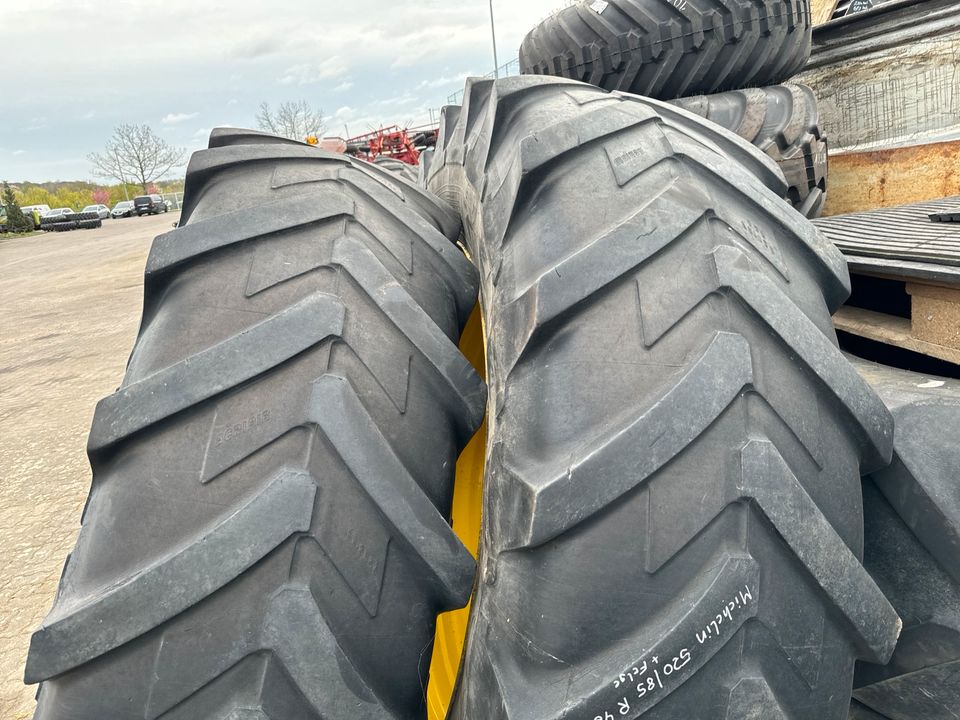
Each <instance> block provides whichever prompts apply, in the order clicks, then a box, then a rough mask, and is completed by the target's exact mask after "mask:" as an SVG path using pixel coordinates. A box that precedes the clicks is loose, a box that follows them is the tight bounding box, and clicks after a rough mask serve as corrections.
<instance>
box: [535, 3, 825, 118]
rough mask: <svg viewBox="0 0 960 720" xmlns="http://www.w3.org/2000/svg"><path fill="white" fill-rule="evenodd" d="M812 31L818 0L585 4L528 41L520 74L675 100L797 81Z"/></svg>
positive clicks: (545, 23) (560, 13) (554, 18)
mask: <svg viewBox="0 0 960 720" xmlns="http://www.w3.org/2000/svg"><path fill="white" fill-rule="evenodd" d="M811 32H812V24H811V22H810V0H760V1H759V2H758V1H757V0H581V1H580V2H577V3H575V4H574V5H572V6H570V7H566V8H564V9H562V10H559V11H558V12H556V13H555V14H553V15H552V16H551V17H549V18H547V19H546V20H544V21H543V22H542V23H540V25H539V26H537V27H536V28H535V29H534V30H533V31H531V32H530V33H529V34H528V35H527V37H526V38H524V40H523V44H522V45H521V46H520V71H521V72H522V73H523V74H525V75H556V76H559V77H566V78H569V79H571V80H581V81H583V82H588V83H590V84H591V85H597V86H598V87H602V88H605V89H607V90H624V91H627V92H632V93H637V94H639V95H646V96H649V97H655V98H658V99H661V100H672V99H674V98H678V97H683V96H686V95H699V94H705V93H715V92H719V91H722V90H737V89H740V88H744V87H757V86H763V85H775V84H777V83H780V82H783V81H784V80H789V79H790V78H791V77H793V76H794V75H796V74H797V73H798V72H799V71H800V70H801V69H802V68H803V66H804V65H805V64H806V62H807V59H808V58H809V57H810V50H811Z"/></svg>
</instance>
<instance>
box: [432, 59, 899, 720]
mask: <svg viewBox="0 0 960 720" xmlns="http://www.w3.org/2000/svg"><path fill="white" fill-rule="evenodd" d="M660 108H661V104H660V103H656V102H654V101H649V100H645V99H643V98H638V97H635V96H624V95H616V94H608V93H605V92H604V91H602V90H599V89H597V88H594V87H590V86H588V85H583V84H579V83H574V82H569V81H568V82H558V81H556V80H546V81H545V80H543V79H538V78H533V77H523V78H510V79H506V80H501V81H498V82H497V83H494V82H493V81H471V82H468V85H467V88H466V96H465V101H464V105H463V107H462V108H460V109H456V110H454V111H453V113H452V115H454V116H456V118H457V119H456V120H455V121H454V122H455V123H456V125H455V126H453V124H452V122H451V119H448V120H447V121H446V123H445V125H446V126H445V127H444V128H443V132H442V138H441V139H442V141H443V143H442V144H443V145H444V147H443V149H440V147H439V146H438V150H437V155H436V157H435V158H434V161H433V173H432V175H431V181H430V187H431V189H433V190H434V192H436V193H437V194H439V195H440V196H441V197H443V198H446V199H447V200H448V202H450V203H452V204H453V205H454V207H455V208H457V209H459V210H460V211H461V212H462V215H463V220H464V232H465V239H466V243H467V245H468V247H469V250H470V253H471V256H472V257H473V258H475V259H476V261H477V262H478V263H479V267H480V275H481V278H482V281H481V307H482V309H483V312H484V323H485V327H486V330H487V351H488V352H487V365H488V367H487V373H488V374H487V378H488V383H489V388H490V411H489V432H490V440H489V445H488V458H487V470H486V477H485V483H486V484H485V487H484V507H483V517H484V529H483V534H482V540H481V556H480V560H479V578H480V579H479V581H478V586H477V589H476V591H475V596H474V599H473V606H472V611H471V612H472V615H471V621H470V628H469V631H468V636H467V643H466V650H465V654H464V659H463V665H462V674H461V677H460V681H459V685H458V690H457V692H456V694H455V697H454V699H453V706H452V712H451V715H450V717H451V718H452V719H453V720H476V719H477V718H484V720H505V719H506V718H510V719H511V720H514V719H516V718H521V717H522V718H524V720H559V719H560V718H585V719H587V720H593V719H594V718H601V719H602V720H610V719H611V718H617V720H620V719H621V718H627V719H628V720H629V719H631V718H637V717H640V716H642V717H644V718H648V719H649V718H657V720H664V719H669V720H690V719H691V718H696V719H697V720H733V719H737V720H742V719H744V718H763V720H768V719H772V718H788V717H789V718H791V720H842V718H845V717H846V714H847V711H848V706H849V698H850V689H851V685H852V681H853V667H854V660H855V658H857V657H866V658H870V659H873V660H876V661H879V662H883V661H885V660H886V659H887V658H888V657H889V655H890V653H891V652H892V651H893V647H894V644H895V642H896V637H897V632H898V628H899V621H898V619H897V616H896V614H895V613H894V611H893V608H891V607H890V604H889V603H888V602H887V601H886V599H885V598H884V597H883V595H882V594H881V593H880V591H879V590H878V589H877V587H876V585H875V584H874V582H873V581H872V580H871V578H870V577H869V575H868V574H867V573H866V571H865V570H864V569H863V567H862V565H861V563H860V560H859V559H858V558H859V557H860V554H861V551H862V540H863V536H862V533H863V518H862V513H861V495H860V471H861V469H862V470H864V471H870V470H875V469H877V468H880V467H882V466H884V465H886V464H887V463H888V462H889V460H890V455H891V444H892V432H893V424H892V419H891V417H890V415H889V412H888V411H887V409H886V408H885V407H884V405H883V403H882V402H881V401H880V400H879V398H877V396H876V395H875V394H874V392H873V391H872V390H871V389H870V388H869V386H868V385H867V384H866V383H865V382H864V381H863V379H862V378H861V377H860V376H859V375H858V374H857V373H856V371H855V370H854V369H853V367H852V366H851V365H850V363H849V362H847V360H846V359H845V358H844V357H843V355H842V354H841V353H840V351H839V349H838V348H837V346H836V337H835V334H834V331H833V327H832V324H831V321H830V314H831V311H833V310H835V309H836V308H837V307H839V306H840V304H841V303H842V302H843V300H844V299H845V298H846V297H847V295H848V293H849V277H848V275H847V270H846V264H845V262H844V260H843V258H842V256H841V255H840V253H839V252H838V251H837V250H836V249H835V248H834V247H833V246H832V245H830V244H829V243H828V242H826V240H824V239H823V238H822V237H821V235H820V234H819V233H818V232H817V231H816V229H815V228H814V227H813V225H812V224H811V223H810V222H809V221H807V220H806V219H805V218H803V217H802V216H801V215H799V214H798V213H796V212H794V211H793V210H792V209H790V207H789V206H788V205H787V204H786V203H784V201H783V200H782V199H781V198H779V197H777V196H776V195H775V194H774V193H773V192H771V191H770V190H769V189H767V188H766V187H765V186H764V184H763V183H761V182H760V181H759V180H758V179H757V177H756V176H755V174H753V173H751V172H749V171H747V170H745V169H743V168H742V167H740V166H739V164H737V163H731V162H730V160H729V158H728V155H727V154H726V153H724V152H723V151H722V150H721V149H720V148H719V147H718V146H717V145H715V144H713V143H709V142H707V141H706V140H705V139H704V138H705V137H707V136H708V135H709V134H710V133H714V132H718V130H714V128H716V126H715V125H712V124H710V123H706V122H705V121H703V120H700V119H696V120H695V123H694V121H689V122H691V125H695V126H694V127H692V128H691V129H689V130H688V129H687V128H686V127H685V126H684V125H681V124H678V123H677V122H676V120H675V117H674V116H672V115H669V114H667V115H665V116H661V115H660V114H659V109H660ZM684 117H685V118H687V117H688V116H686V115H685V116H684ZM685 121H687V120H686V119H685ZM451 127H453V129H452V130H451ZM719 132H720V133H721V134H724V135H725V133H724V131H719ZM464 138H467V139H468V141H467V142H464ZM736 142H737V143H739V144H740V145H741V146H742V153H743V154H744V155H745V156H751V155H752V153H756V152H757V151H756V149H755V148H753V147H752V146H750V145H749V144H747V143H746V142H744V141H743V140H740V139H736ZM758 154H759V153H758ZM761 157H762V155H761ZM767 161H768V162H769V160H767ZM654 658H656V659H654ZM668 665H669V666H670V669H669V670H667V669H666V667H667V666H668ZM641 689H642V690H643V692H641ZM641 695H642V697H641ZM628 706H629V707H628Z"/></svg>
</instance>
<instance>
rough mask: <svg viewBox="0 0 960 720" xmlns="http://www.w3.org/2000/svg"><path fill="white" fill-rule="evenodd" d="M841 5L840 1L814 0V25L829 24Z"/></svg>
mask: <svg viewBox="0 0 960 720" xmlns="http://www.w3.org/2000/svg"><path fill="white" fill-rule="evenodd" d="M839 4H840V0H813V4H812V7H811V8H810V13H811V15H812V20H813V24H814V25H823V24H824V23H825V22H829V21H830V18H832V17H833V13H834V11H835V10H836V9H837V5H839Z"/></svg>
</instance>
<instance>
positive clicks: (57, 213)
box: [43, 208, 73, 218]
mask: <svg viewBox="0 0 960 720" xmlns="http://www.w3.org/2000/svg"><path fill="white" fill-rule="evenodd" d="M72 214H73V210H72V209H71V208H56V209H55V210H50V211H48V212H46V213H44V216H43V217H45V218H55V217H62V216H64V215H72Z"/></svg>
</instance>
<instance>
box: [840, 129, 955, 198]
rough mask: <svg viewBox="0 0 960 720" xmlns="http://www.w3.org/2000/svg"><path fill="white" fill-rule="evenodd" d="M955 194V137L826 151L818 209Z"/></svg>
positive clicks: (942, 196)
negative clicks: (826, 186) (825, 179)
mask: <svg viewBox="0 0 960 720" xmlns="http://www.w3.org/2000/svg"><path fill="white" fill-rule="evenodd" d="M951 195H960V140H954V141H952V142H943V143H929V144H927V145H914V146H911V147H900V148H893V149H890V150H872V151H868V152H860V153H843V154H839V155H831V156H830V192H829V193H828V194H827V203H826V207H825V208H824V213H823V214H824V215H844V214H846V213H852V212H861V211H863V210H873V209H874V208H878V207H893V206H895V205H908V204H910V203H915V202H922V201H924V200H939V199H940V198H944V197H948V196H951Z"/></svg>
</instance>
